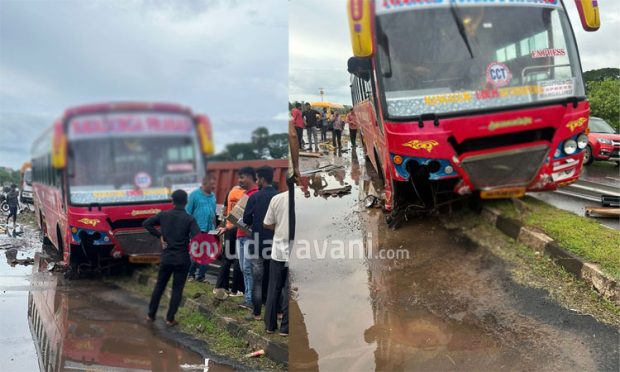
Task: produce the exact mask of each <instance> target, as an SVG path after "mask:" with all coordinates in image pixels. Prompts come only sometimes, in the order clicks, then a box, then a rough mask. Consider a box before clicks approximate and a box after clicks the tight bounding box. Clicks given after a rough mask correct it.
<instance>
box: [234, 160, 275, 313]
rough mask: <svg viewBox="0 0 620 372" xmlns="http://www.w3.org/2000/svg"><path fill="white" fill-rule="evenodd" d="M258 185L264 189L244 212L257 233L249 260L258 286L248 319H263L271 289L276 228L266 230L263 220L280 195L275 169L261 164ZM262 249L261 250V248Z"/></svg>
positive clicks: (244, 219)
mask: <svg viewBox="0 0 620 372" xmlns="http://www.w3.org/2000/svg"><path fill="white" fill-rule="evenodd" d="M256 177H257V178H258V181H257V184H258V187H260V190H259V191H258V192H256V193H254V194H252V195H251V196H250V198H249V199H248V203H247V205H246V206H245V210H244V213H243V222H245V223H246V224H248V225H250V226H252V233H253V234H254V239H257V240H258V241H254V244H252V245H250V249H253V250H252V251H250V252H249V253H250V256H249V257H248V260H249V261H250V263H251V264H252V279H253V283H254V287H253V289H252V304H253V308H254V309H253V312H252V315H250V316H248V317H247V319H248V320H252V319H254V320H261V317H260V314H261V307H262V305H263V302H264V301H265V300H266V299H267V289H268V288H269V275H265V273H267V274H269V263H270V261H271V243H272V240H273V230H269V229H265V227H264V226H263V220H264V219H265V215H266V214H267V209H269V203H270V202H271V198H273V197H274V196H276V195H277V194H278V191H277V190H276V189H275V188H274V187H273V168H271V167H260V168H258V169H257V170H256ZM257 248H258V249H257Z"/></svg>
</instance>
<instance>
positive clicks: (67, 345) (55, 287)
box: [0, 228, 233, 371]
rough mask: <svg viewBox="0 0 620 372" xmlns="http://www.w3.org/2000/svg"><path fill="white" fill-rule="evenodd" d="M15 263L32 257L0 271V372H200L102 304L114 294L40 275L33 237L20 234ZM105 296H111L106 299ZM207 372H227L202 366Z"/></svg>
mask: <svg viewBox="0 0 620 372" xmlns="http://www.w3.org/2000/svg"><path fill="white" fill-rule="evenodd" d="M0 242H1V243H2V244H12V245H15V246H19V247H20V250H19V253H18V257H25V256H29V257H35V264H34V265H33V266H28V267H25V266H15V267H11V266H9V265H8V264H7V263H6V262H2V263H0V275H1V277H0V278H1V282H0V287H1V288H2V290H1V291H0V296H1V297H0V298H1V300H0V301H1V304H2V306H1V309H2V314H3V316H2V320H1V321H0V325H1V326H2V330H3V333H2V336H0V340H1V346H2V347H1V348H0V358H1V359H2V360H3V363H4V364H3V366H2V368H0V369H5V368H6V369H5V370H28V371H34V370H38V369H40V370H44V371H62V370H78V371H80V370H82V371H108V370H124V371H125V370H126V371H131V370H136V371H151V370H153V371H179V370H184V371H192V370H200V371H203V370H206V369H205V359H203V358H202V357H201V356H200V355H199V354H197V353H194V352H192V351H189V350H187V349H185V348H184V347H183V346H180V345H178V344H176V343H174V342H171V341H167V340H165V339H163V338H162V337H161V336H160V335H158V334H157V331H155V330H154V329H153V328H152V327H150V326H148V325H147V324H145V323H144V321H143V318H142V315H143V314H142V313H140V312H137V311H136V310H135V309H134V308H125V307H121V306H119V305H118V304H117V303H111V302H106V301H103V300H102V296H100V295H105V294H106V292H114V293H117V291H114V290H111V289H110V288H109V287H106V286H104V285H102V284H101V283H99V282H95V281H83V280H80V281H73V282H65V281H64V280H63V279H62V274H61V273H51V272H48V271H47V267H48V264H49V263H50V262H53V260H52V259H51V258H50V257H49V256H48V255H46V254H44V253H41V252H40V246H41V243H40V239H39V238H38V233H37V232H36V231H34V230H32V229H30V228H26V234H25V235H24V236H23V237H20V238H18V239H14V238H8V237H6V236H2V237H0ZM110 295H112V296H113V295H114V294H113V293H111V294H110ZM207 366H208V370H209V371H232V370H233V369H232V368H230V367H228V366H226V365H220V364H217V363H214V362H213V361H207Z"/></svg>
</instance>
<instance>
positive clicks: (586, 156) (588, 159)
mask: <svg viewBox="0 0 620 372" xmlns="http://www.w3.org/2000/svg"><path fill="white" fill-rule="evenodd" d="M593 161H594V157H593V156H592V147H590V145H588V146H587V147H586V149H585V150H584V151H583V164H584V165H590V164H592V162H593Z"/></svg>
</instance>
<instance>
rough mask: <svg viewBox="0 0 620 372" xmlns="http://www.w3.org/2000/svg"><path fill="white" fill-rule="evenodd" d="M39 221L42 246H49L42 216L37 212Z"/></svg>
mask: <svg viewBox="0 0 620 372" xmlns="http://www.w3.org/2000/svg"><path fill="white" fill-rule="evenodd" d="M39 221H40V223H41V236H42V238H41V240H42V242H43V245H46V246H51V245H52V241H51V240H50V239H49V238H48V237H47V226H46V225H45V221H44V220H43V215H42V214H41V212H39Z"/></svg>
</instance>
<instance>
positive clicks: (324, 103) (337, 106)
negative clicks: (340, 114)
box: [310, 101, 344, 109]
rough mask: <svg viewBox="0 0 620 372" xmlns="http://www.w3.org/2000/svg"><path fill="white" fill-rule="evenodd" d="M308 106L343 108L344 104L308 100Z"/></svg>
mask: <svg viewBox="0 0 620 372" xmlns="http://www.w3.org/2000/svg"><path fill="white" fill-rule="evenodd" d="M310 106H312V107H326V108H332V109H344V106H343V105H341V104H340V103H333V102H323V101H320V102H310Z"/></svg>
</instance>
